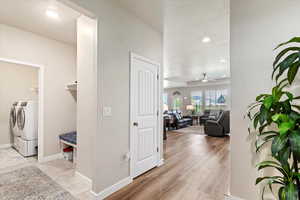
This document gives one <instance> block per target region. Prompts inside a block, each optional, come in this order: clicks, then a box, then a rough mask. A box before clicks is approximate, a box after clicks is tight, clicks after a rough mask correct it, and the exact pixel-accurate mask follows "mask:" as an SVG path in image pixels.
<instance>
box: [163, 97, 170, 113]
mask: <svg viewBox="0 0 300 200" xmlns="http://www.w3.org/2000/svg"><path fill="white" fill-rule="evenodd" d="M163 104H164V111H167V110H169V105H168V93H164V95H163Z"/></svg>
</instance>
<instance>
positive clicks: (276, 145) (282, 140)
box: [271, 135, 288, 157]
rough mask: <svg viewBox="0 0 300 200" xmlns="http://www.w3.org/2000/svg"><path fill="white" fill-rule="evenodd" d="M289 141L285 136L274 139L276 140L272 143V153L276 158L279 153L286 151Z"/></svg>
mask: <svg viewBox="0 0 300 200" xmlns="http://www.w3.org/2000/svg"><path fill="white" fill-rule="evenodd" d="M287 141H288V140H287V137H285V135H283V136H277V137H275V138H274V140H273V142H272V146H271V152H272V155H273V156H274V157H276V155H277V153H278V152H279V151H282V150H283V149H284V147H285V146H286V144H287Z"/></svg>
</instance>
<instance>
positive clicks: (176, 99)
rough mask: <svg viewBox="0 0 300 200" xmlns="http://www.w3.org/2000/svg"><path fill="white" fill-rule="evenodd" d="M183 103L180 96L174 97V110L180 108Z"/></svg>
mask: <svg viewBox="0 0 300 200" xmlns="http://www.w3.org/2000/svg"><path fill="white" fill-rule="evenodd" d="M181 105H182V100H181V98H180V97H174V99H173V110H180V109H181Z"/></svg>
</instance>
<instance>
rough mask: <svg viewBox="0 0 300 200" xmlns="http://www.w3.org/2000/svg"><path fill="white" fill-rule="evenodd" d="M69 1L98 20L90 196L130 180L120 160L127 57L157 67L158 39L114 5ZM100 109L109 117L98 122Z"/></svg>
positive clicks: (125, 144) (103, 0) (125, 128)
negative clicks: (136, 56)
mask: <svg viewBox="0 0 300 200" xmlns="http://www.w3.org/2000/svg"><path fill="white" fill-rule="evenodd" d="M72 2H73V3H75V4H77V5H78V6H81V7H83V8H84V9H86V10H88V11H90V12H92V13H93V14H94V15H95V16H96V17H97V18H98V38H97V39H98V44H99V46H98V73H99V74H98V77H99V80H98V81H99V93H100V94H99V95H100V100H99V104H100V109H99V114H100V121H98V122H97V123H98V124H99V126H100V127H99V129H100V131H99V132H97V133H96V136H95V138H94V139H95V140H94V146H95V155H94V156H95V157H94V159H95V162H94V163H93V166H94V167H95V169H94V173H93V175H92V177H93V191H94V192H95V193H99V192H102V191H103V190H104V189H106V188H108V187H110V186H112V185H114V184H115V183H118V182H119V181H121V180H125V179H126V178H128V177H129V176H130V174H129V161H128V160H127V159H126V158H125V155H126V154H127V153H128V152H129V116H130V115H129V109H130V108H129V105H130V104H129V96H130V95H129V94H130V91H129V88H130V85H129V83H130V82H129V81H130V62H129V60H130V57H129V55H130V52H131V51H132V52H134V53H137V54H140V55H142V56H145V57H147V58H149V59H152V60H154V61H156V62H158V63H162V34H161V33H159V32H156V31H155V30H153V29H152V28H151V27H150V26H149V25H146V24H144V23H143V22H142V21H141V20H140V19H138V18H137V17H136V16H134V15H133V14H131V13H130V12H128V11H127V10H125V9H124V8H122V7H121V6H120V4H119V2H118V1H116V0H109V1H107V0H90V1H84V0H72ZM161 75H162V74H161ZM161 77H162V76H161ZM103 107H111V109H112V116H110V117H103V116H102V112H103V111H102V108H103ZM95 112H97V111H95Z"/></svg>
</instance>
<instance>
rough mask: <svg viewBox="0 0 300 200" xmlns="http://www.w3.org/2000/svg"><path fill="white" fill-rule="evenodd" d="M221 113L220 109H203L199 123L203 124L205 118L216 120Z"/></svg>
mask: <svg viewBox="0 0 300 200" xmlns="http://www.w3.org/2000/svg"><path fill="white" fill-rule="evenodd" d="M221 113H222V110H205V111H204V113H203V115H202V116H201V117H200V124H201V125H204V124H205V122H206V121H207V120H217V119H218V118H219V116H220V114H221Z"/></svg>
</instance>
